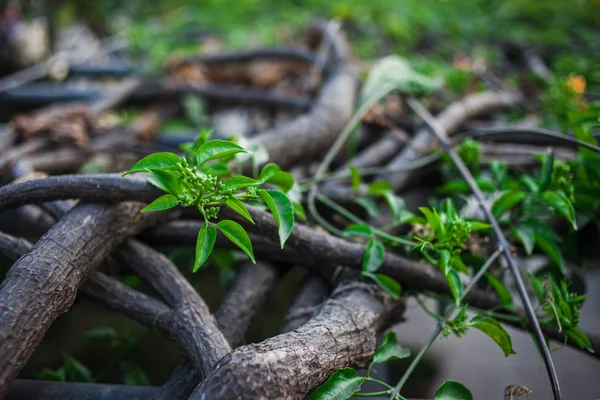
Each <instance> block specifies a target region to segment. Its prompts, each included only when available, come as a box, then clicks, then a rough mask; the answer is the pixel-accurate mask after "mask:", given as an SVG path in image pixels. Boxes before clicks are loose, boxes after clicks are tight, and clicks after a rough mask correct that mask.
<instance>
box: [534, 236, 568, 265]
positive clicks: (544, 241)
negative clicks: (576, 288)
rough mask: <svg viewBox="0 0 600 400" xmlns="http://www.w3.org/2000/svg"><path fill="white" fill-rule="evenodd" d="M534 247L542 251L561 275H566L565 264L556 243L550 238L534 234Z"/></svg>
mask: <svg viewBox="0 0 600 400" xmlns="http://www.w3.org/2000/svg"><path fill="white" fill-rule="evenodd" d="M535 245H536V246H537V247H538V248H539V249H540V250H541V251H543V252H544V253H545V254H546V255H547V256H548V258H549V259H550V260H551V261H552V262H553V263H554V264H555V265H557V266H558V268H559V270H560V273H561V274H562V275H565V274H566V270H565V263H564V261H563V258H562V254H561V252H560V249H559V248H558V243H556V242H554V241H553V240H551V239H550V238H548V237H546V236H544V235H543V234H540V233H538V232H536V234H535Z"/></svg>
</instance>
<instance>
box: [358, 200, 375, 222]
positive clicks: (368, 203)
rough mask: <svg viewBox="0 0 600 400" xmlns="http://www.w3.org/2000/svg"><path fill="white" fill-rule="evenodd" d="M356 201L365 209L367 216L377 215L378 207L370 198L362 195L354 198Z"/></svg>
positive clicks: (373, 216)
mask: <svg viewBox="0 0 600 400" xmlns="http://www.w3.org/2000/svg"><path fill="white" fill-rule="evenodd" d="M356 203H357V204H358V205H360V206H361V207H362V208H364V209H365V210H366V211H367V214H369V217H371V218H376V217H377V216H378V215H379V207H377V203H375V200H373V199H372V198H370V197H367V196H362V197H359V198H357V199H356Z"/></svg>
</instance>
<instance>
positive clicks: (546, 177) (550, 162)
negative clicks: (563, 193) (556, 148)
mask: <svg viewBox="0 0 600 400" xmlns="http://www.w3.org/2000/svg"><path fill="white" fill-rule="evenodd" d="M553 170H554V153H553V152H552V149H548V151H547V152H546V154H545V155H544V160H543V161H542V171H541V173H540V188H539V190H540V192H543V191H544V190H546V189H548V186H550V182H552V171H553Z"/></svg>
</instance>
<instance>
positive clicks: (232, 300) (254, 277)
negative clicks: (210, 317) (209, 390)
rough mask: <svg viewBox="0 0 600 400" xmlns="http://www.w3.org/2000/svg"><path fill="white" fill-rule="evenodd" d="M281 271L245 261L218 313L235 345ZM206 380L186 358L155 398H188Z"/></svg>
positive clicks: (218, 318)
mask: <svg viewBox="0 0 600 400" xmlns="http://www.w3.org/2000/svg"><path fill="white" fill-rule="evenodd" d="M280 272H281V271H279V270H278V269H277V268H275V267H274V266H271V265H269V264H266V263H262V262H259V263H257V264H256V265H254V264H244V265H243V266H242V267H241V270H240V272H239V273H238V275H237V276H236V279H235V282H234V284H233V286H232V287H231V288H230V289H229V292H228V293H227V296H225V299H224V300H223V303H222V304H221V306H220V307H219V309H218V310H217V312H216V313H215V318H216V320H217V323H218V325H219V326H220V327H221V331H222V332H223V336H225V338H226V339H227V341H228V342H229V344H230V345H231V347H232V348H236V347H238V346H239V345H240V344H241V343H242V341H243V339H244V336H245V334H246V331H247V330H248V327H249V326H250V322H251V321H252V319H253V318H254V316H255V315H256V314H257V313H258V311H259V310H260V307H261V306H262V305H263V304H264V302H265V301H266V299H267V295H268V293H270V292H271V290H273V289H274V288H275V285H276V283H277V281H278V278H279V276H280ZM201 380H202V375H201V374H200V373H199V372H198V371H197V370H196V369H194V367H193V365H192V364H191V363H190V362H189V361H188V360H184V361H183V362H182V363H181V364H180V365H179V366H178V367H177V369H176V370H175V371H174V372H173V375H172V376H171V377H170V378H169V380H168V381H167V383H165V385H163V387H162V388H161V390H160V391H159V392H158V393H157V395H156V396H155V397H153V398H154V399H160V400H175V399H182V398H187V396H189V394H190V393H191V392H192V390H193V389H194V387H196V385H197V384H198V382H200V381H201Z"/></svg>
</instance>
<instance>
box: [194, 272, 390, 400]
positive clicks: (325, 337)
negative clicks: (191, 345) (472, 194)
mask: <svg viewBox="0 0 600 400" xmlns="http://www.w3.org/2000/svg"><path fill="white" fill-rule="evenodd" d="M393 308H394V303H391V302H389V299H387V298H386V297H385V296H382V294H381V292H380V290H379V289H377V288H375V287H374V286H373V285H370V284H364V283H349V284H348V285H342V286H340V287H339V288H338V289H337V290H336V291H335V292H334V293H333V295H332V297H331V298H330V300H328V301H327V302H326V303H325V304H324V306H323V308H322V309H321V311H320V312H319V314H318V315H317V316H316V317H315V318H313V319H312V320H311V321H309V322H308V323H307V324H305V325H304V326H302V327H300V328H299V329H297V330H295V331H292V332H288V333H285V334H281V335H278V336H275V337H273V338H270V339H267V340H265V341H263V342H261V343H258V344H252V345H247V346H242V347H240V348H238V349H237V350H235V351H234V352H233V353H231V354H229V355H227V356H226V357H225V358H223V360H221V361H220V362H219V364H218V365H217V367H216V368H215V370H214V372H213V373H212V374H211V375H210V376H209V377H208V378H207V379H206V380H205V381H204V382H202V384H201V385H199V386H198V388H196V390H195V391H194V393H193V394H192V396H191V397H190V399H222V400H227V399H258V398H265V399H304V398H305V397H306V395H307V394H308V392H310V391H311V390H312V389H313V388H314V387H315V386H317V385H319V384H320V383H321V382H323V381H324V380H325V379H326V378H327V377H329V376H330V375H331V374H332V373H333V372H334V371H335V370H337V369H338V368H342V367H347V366H354V367H361V366H365V365H366V364H367V362H368V361H369V360H370V358H371V357H372V356H373V352H374V351H375V348H376V334H377V332H378V331H379V330H380V329H381V328H383V327H384V326H385V325H386V323H387V317H388V315H389V313H390V311H391V310H392V309H393ZM274 377H276V379H273V378H274Z"/></svg>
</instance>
